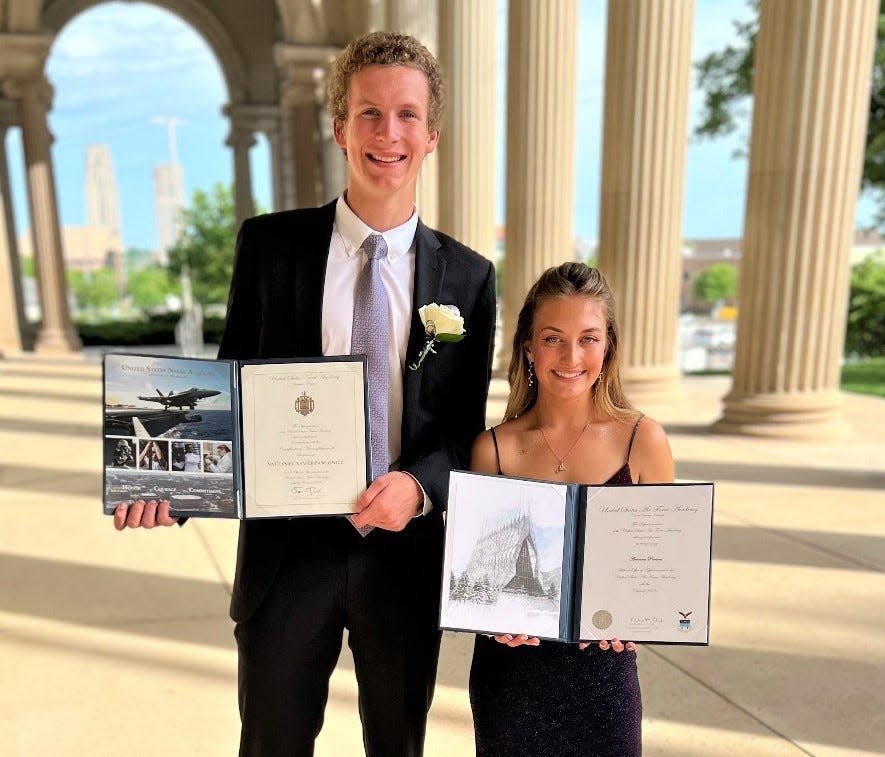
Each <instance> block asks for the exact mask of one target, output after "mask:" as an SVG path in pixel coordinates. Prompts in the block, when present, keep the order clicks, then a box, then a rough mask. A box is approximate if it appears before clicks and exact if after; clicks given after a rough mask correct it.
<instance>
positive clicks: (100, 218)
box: [85, 145, 122, 237]
mask: <svg viewBox="0 0 885 757" xmlns="http://www.w3.org/2000/svg"><path fill="white" fill-rule="evenodd" d="M85 193H86V224H87V226H105V227H107V228H108V229H110V230H111V231H112V232H114V233H116V234H117V235H118V236H120V237H122V227H121V224H120V194H119V192H118V191H117V178H116V175H115V174H114V165H113V163H112V161H111V151H110V149H109V148H108V146H107V145H89V146H88V147H87V148H86V181H85Z"/></svg>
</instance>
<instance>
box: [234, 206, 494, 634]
mask: <svg viewBox="0 0 885 757" xmlns="http://www.w3.org/2000/svg"><path fill="white" fill-rule="evenodd" d="M334 219H335V202H332V203H330V204H328V205H325V206H323V207H321V208H310V209H301V210H292V211H285V212H281V213H272V214H269V215H263V216H258V217H255V218H250V219H248V220H247V221H245V222H244V223H243V225H242V227H241V229H240V233H239V236H238V238H237V250H236V258H235V262H234V275H233V279H232V281H231V290H230V299H229V301H228V313H227V323H226V326H225V330H224V335H223V337H222V340H221V345H220V349H219V352H218V356H219V357H220V358H235V359H241V360H246V359H255V358H261V359H273V358H290V357H312V356H318V355H321V354H322V333H321V327H322V323H321V320H322V303H323V286H324V281H325V272H326V263H327V260H328V256H329V244H330V242H331V238H332V226H333V222H334ZM415 241H416V259H415V283H414V292H413V296H412V323H411V328H410V333H409V343H408V350H407V359H406V362H407V363H411V362H412V361H414V359H415V357H416V356H417V354H418V353H419V351H420V350H421V347H422V346H423V343H424V330H423V326H422V324H421V320H420V318H419V317H418V308H419V307H420V306H422V305H425V304H428V303H431V302H436V303H439V304H446V305H457V306H458V308H459V309H460V311H461V315H462V316H464V327H465V330H466V332H467V333H466V336H465V338H464V339H463V340H462V341H461V342H457V343H449V344H440V345H437V346H436V347H435V349H436V350H437V354H435V355H434V354H430V355H428V357H427V358H426V359H425V361H424V363H423V365H422V366H421V368H420V369H419V370H417V371H412V370H410V369H409V368H408V367H407V368H406V370H405V375H404V377H403V418H402V452H401V457H400V468H401V469H402V470H405V471H408V472H409V473H411V474H412V475H414V476H415V478H417V479H418V481H420V482H421V485H422V486H423V487H424V490H425V491H426V492H427V494H428V495H429V497H430V499H431V501H432V502H433V504H434V509H433V511H432V512H431V513H430V514H429V515H428V516H426V517H422V518H414V519H413V520H412V521H410V523H409V524H408V525H407V526H406V528H405V529H404V530H403V531H402V532H399V533H392V532H388V531H383V530H381V529H375V531H373V532H372V533H371V534H370V535H369V536H368V537H366V548H368V549H377V550H378V551H379V554H381V553H383V552H384V551H386V550H392V549H408V550H409V551H410V552H414V554H415V559H420V560H436V559H438V558H439V557H440V556H441V550H442V517H441V513H442V510H443V509H444V507H445V503H446V499H447V495H448V474H449V471H450V470H452V469H454V468H466V467H467V466H468V464H469V455H470V446H471V444H472V442H473V439H474V438H475V437H476V435H477V434H478V433H479V432H480V431H482V430H483V428H484V427H485V404H486V399H487V396H488V386H489V379H490V375H491V360H492V348H493V336H494V323H495V275H494V268H493V266H492V264H491V263H490V262H489V261H488V260H486V259H485V258H483V257H481V256H480V255H478V254H477V253H475V252H473V251H472V250H470V249H468V248H467V247H465V246H464V245H462V244H460V243H458V242H456V241H455V240H454V239H452V238H450V237H448V236H446V235H445V234H441V233H440V232H437V231H434V230H432V229H429V228H428V227H427V226H425V225H424V224H423V223H421V222H420V221H419V223H418V229H417V232H416V240H415ZM361 538H362V537H360V536H359V535H358V534H357V533H356V530H355V529H354V528H353V527H352V526H351V525H350V524H349V523H348V522H347V521H346V520H345V519H344V518H294V519H290V520H254V521H243V522H242V523H241V524H240V539H239V545H238V549H237V571H236V578H235V580H234V588H233V596H232V598H231V617H232V618H233V619H234V620H235V621H237V622H243V621H245V620H247V619H248V618H249V617H251V615H252V614H253V613H254V612H255V610H256V609H257V607H258V606H259V604H260V603H261V601H262V599H263V598H264V596H265V595H266V594H267V591H268V589H269V587H270V585H271V583H272V582H273V579H274V576H275V575H276V572H277V569H278V568H279V565H280V564H281V562H282V560H284V559H287V556H291V555H292V554H293V553H295V552H297V551H298V550H299V549H310V550H312V552H314V553H316V551H317V550H318V549H322V545H323V544H331V543H333V542H338V541H340V540H341V539H357V540H360V539H361ZM433 591H434V592H435V591H436V587H433Z"/></svg>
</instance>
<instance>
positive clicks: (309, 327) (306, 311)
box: [292, 201, 335, 356]
mask: <svg viewBox="0 0 885 757" xmlns="http://www.w3.org/2000/svg"><path fill="white" fill-rule="evenodd" d="M314 212H315V213H316V219H315V220H312V221H308V222H306V223H304V224H302V225H301V228H299V229H298V233H299V234H300V235H301V239H300V240H297V241H296V242H295V249H296V252H295V255H296V258H295V286H294V290H295V291H294V293H293V294H294V302H295V323H293V324H292V331H293V332H294V334H295V340H296V342H295V349H296V353H295V354H297V355H311V356H312V355H321V354H322V352H323V332H322V328H323V288H324V284H325V279H326V264H327V263H328V261H329V244H330V242H331V240H332V226H333V224H334V221H335V202H334V201H333V202H331V203H329V204H328V205H324V206H323V207H321V208H317V209H316V211H314Z"/></svg>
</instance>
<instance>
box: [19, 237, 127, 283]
mask: <svg viewBox="0 0 885 757" xmlns="http://www.w3.org/2000/svg"><path fill="white" fill-rule="evenodd" d="M61 246H62V253H63V255H64V261H65V268H66V269H67V270H71V271H82V272H83V273H91V272H93V271H97V270H98V269H100V268H112V269H113V270H114V272H115V273H116V274H117V281H118V283H122V281H123V280H124V279H123V276H124V268H125V263H124V256H123V241H122V240H121V239H120V234H119V233H118V232H116V231H114V230H113V229H110V228H108V227H107V226H64V227H62V230H61ZM18 249H19V251H20V254H21V255H22V256H23V257H26V258H30V257H33V255H34V244H33V237H32V235H31V230H30V229H25V232H24V234H22V235H20V236H19V238H18Z"/></svg>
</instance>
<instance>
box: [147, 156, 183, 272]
mask: <svg viewBox="0 0 885 757" xmlns="http://www.w3.org/2000/svg"><path fill="white" fill-rule="evenodd" d="M154 205H155V207H156V211H157V240H158V247H157V260H158V262H160V263H162V264H163V265H165V264H166V263H168V262H169V250H170V249H172V248H173V247H174V246H175V243H176V242H177V241H178V237H179V235H180V234H181V231H182V228H183V224H182V217H181V214H182V212H183V211H184V207H185V206H184V171H182V169H181V166H180V165H179V164H178V163H169V164H166V165H160V166H154Z"/></svg>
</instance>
